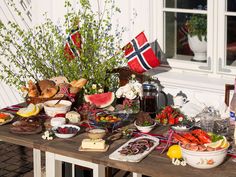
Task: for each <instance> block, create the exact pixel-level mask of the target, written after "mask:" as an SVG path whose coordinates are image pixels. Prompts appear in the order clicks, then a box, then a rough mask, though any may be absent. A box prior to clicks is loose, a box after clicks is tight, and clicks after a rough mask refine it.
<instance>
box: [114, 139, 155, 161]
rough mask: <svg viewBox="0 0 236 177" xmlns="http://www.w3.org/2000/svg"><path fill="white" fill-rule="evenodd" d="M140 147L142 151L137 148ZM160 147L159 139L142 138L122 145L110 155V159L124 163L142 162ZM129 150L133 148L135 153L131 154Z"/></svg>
mask: <svg viewBox="0 0 236 177" xmlns="http://www.w3.org/2000/svg"><path fill="white" fill-rule="evenodd" d="M137 144H138V145H137ZM140 145H141V146H143V147H141V148H140V149H139V148H137V146H140ZM158 145H159V139H158V138H155V137H152V136H141V137H138V138H134V139H131V140H129V141H128V142H126V143H125V144H124V145H122V146H121V147H119V148H118V149H117V150H116V151H114V152H113V153H112V154H110V155H109V158H110V159H112V160H118V161H124V162H140V161H141V160H142V159H143V158H144V157H146V156H147V155H148V154H149V153H150V152H151V151H152V150H153V149H155V148H156V147H157V146H158ZM127 148H131V150H132V151H133V153H131V154H129V153H128V152H129V151H130V150H127ZM127 153H128V154H127Z"/></svg>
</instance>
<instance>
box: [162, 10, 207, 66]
mask: <svg viewBox="0 0 236 177" xmlns="http://www.w3.org/2000/svg"><path fill="white" fill-rule="evenodd" d="M165 14H166V23H165V25H166V34H165V35H166V36H165V37H166V40H165V41H166V46H165V49H166V51H165V52H166V55H167V57H168V58H175V59H180V60H189V61H190V60H192V61H200V62H206V52H207V46H206V45H207V42H206V41H205V40H206V31H207V22H206V20H207V16H206V15H201V14H186V13H173V12H166V13H165ZM188 34H191V35H192V37H191V38H190V36H189V35H188ZM196 34H197V35H198V36H199V37H198V36H196ZM194 36H196V37H194ZM199 38H200V39H201V40H202V42H200V41H199V40H198V39H199ZM195 39H196V40H197V41H195ZM193 40H194V41H193ZM198 43H199V45H193V44H198ZM193 51H194V52H193Z"/></svg>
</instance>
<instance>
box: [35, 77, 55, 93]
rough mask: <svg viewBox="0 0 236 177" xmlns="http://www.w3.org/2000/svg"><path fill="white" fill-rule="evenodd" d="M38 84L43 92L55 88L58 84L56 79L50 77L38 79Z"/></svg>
mask: <svg viewBox="0 0 236 177" xmlns="http://www.w3.org/2000/svg"><path fill="white" fill-rule="evenodd" d="M38 85H39V88H40V91H41V92H43V91H44V90H46V89H48V88H53V87H55V86H56V84H55V82H54V81H52V80H48V79H45V80H41V81H38Z"/></svg>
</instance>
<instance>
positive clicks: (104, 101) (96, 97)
mask: <svg viewBox="0 0 236 177" xmlns="http://www.w3.org/2000/svg"><path fill="white" fill-rule="evenodd" d="M84 99H85V101H86V102H89V103H91V104H94V105H96V106H97V107H98V108H105V107H107V106H109V105H111V104H112V102H113V101H114V99H115V94H114V93H113V92H106V93H100V94H93V95H84Z"/></svg>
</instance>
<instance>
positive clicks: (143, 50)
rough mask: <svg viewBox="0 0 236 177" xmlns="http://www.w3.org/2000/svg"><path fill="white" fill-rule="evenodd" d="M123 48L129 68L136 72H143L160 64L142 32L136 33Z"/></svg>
mask: <svg viewBox="0 0 236 177" xmlns="http://www.w3.org/2000/svg"><path fill="white" fill-rule="evenodd" d="M123 49H124V50H125V57H126V58H127V59H128V65H129V67H130V69H131V70H133V71H135V72H137V73H143V72H145V71H147V70H149V69H152V68H155V67H157V66H159V65H160V61H159V59H158V58H157V57H156V56H155V54H154V52H153V50H152V48H151V46H150V44H149V43H148V41H147V38H146V36H145V34H144V32H141V33H140V34H139V35H137V36H136V37H135V38H134V39H133V40H131V42H130V43H128V44H127V45H126V46H125V47H124V48H123Z"/></svg>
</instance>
